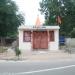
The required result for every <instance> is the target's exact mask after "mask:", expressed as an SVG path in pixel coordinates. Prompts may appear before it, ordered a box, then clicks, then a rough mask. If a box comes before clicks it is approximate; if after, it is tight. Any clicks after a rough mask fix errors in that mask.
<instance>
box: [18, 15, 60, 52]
mask: <svg viewBox="0 0 75 75" xmlns="http://www.w3.org/2000/svg"><path fill="white" fill-rule="evenodd" d="M59 29H60V27H59V26H58V25H54V26H43V25H42V24H41V22H40V19H39V16H37V19H36V23H35V25H34V26H25V25H22V26H20V27H19V28H18V30H19V49H20V50H21V51H40V50H42V51H50V50H54V51H57V50H59Z"/></svg>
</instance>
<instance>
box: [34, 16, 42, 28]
mask: <svg viewBox="0 0 75 75" xmlns="http://www.w3.org/2000/svg"><path fill="white" fill-rule="evenodd" d="M35 25H36V27H39V26H41V22H40V18H39V16H37V19H36V23H35Z"/></svg>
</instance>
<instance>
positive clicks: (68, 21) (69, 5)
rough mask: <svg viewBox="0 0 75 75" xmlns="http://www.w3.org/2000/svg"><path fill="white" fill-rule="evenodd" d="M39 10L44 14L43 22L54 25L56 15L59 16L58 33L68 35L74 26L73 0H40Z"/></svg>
mask: <svg viewBox="0 0 75 75" xmlns="http://www.w3.org/2000/svg"><path fill="white" fill-rule="evenodd" d="M40 11H41V13H43V14H44V15H45V24H46V25H52V24H53V25H54V24H57V23H56V18H57V16H60V17H61V21H62V23H61V24H60V34H61V35H62V34H63V33H64V35H66V36H69V33H70V32H71V31H72V29H73V28H74V27H75V21H74V20H75V1H74V0H42V2H40Z"/></svg>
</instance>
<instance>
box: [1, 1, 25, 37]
mask: <svg viewBox="0 0 75 75" xmlns="http://www.w3.org/2000/svg"><path fill="white" fill-rule="evenodd" d="M22 23H24V18H23V16H22V14H20V13H19V12H18V7H17V5H16V4H15V2H14V1H12V0H0V37H6V36H12V35H14V34H15V33H16V32H17V28H18V26H19V25H21V24H22Z"/></svg>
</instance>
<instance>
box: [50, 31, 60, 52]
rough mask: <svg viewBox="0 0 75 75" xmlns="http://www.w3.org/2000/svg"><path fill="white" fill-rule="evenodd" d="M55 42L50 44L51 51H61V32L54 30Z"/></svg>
mask: <svg viewBox="0 0 75 75" xmlns="http://www.w3.org/2000/svg"><path fill="white" fill-rule="evenodd" d="M54 37H55V38H54V41H53V42H49V50H51V51H52V50H54V51H57V50H59V30H54Z"/></svg>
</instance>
